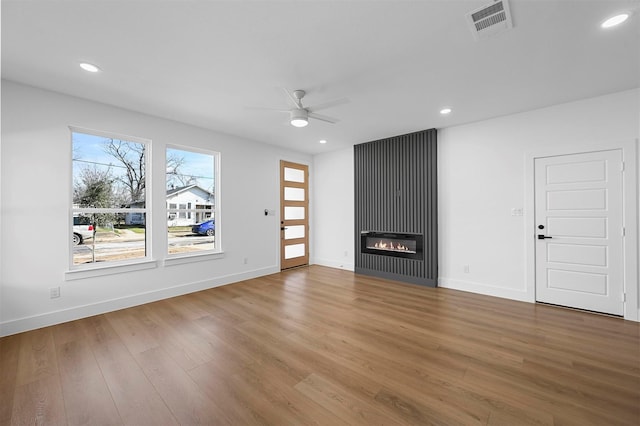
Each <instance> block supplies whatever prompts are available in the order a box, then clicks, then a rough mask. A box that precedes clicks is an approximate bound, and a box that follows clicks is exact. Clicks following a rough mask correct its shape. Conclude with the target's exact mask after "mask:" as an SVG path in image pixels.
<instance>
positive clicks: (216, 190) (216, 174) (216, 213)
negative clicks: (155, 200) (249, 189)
mask: <svg viewBox="0 0 640 426" xmlns="http://www.w3.org/2000/svg"><path fill="white" fill-rule="evenodd" d="M169 149H172V150H180V151H187V152H191V153H196V154H203V155H210V156H212V157H213V182H214V185H213V194H214V200H215V202H214V205H213V208H211V209H198V208H197V207H196V206H195V205H194V206H192V208H185V209H182V208H180V206H181V205H182V204H181V203H175V204H177V207H178V208H174V209H170V203H168V202H167V201H166V182H167V151H168V150H169ZM221 162H222V161H221V154H220V152H219V151H214V150H211V149H204V148H198V147H194V146H188V145H180V144H167V145H166V146H165V148H164V170H165V172H164V182H165V185H164V186H165V202H164V206H165V211H164V218H165V220H164V226H163V227H164V231H165V235H168V234H169V224H168V218H169V215H170V214H175V215H176V218H179V217H180V215H181V214H184V215H185V216H186V217H191V213H193V214H195V217H196V218H197V217H198V216H197V215H198V213H199V212H202V213H209V214H210V215H213V218H214V220H215V239H214V248H213V249H212V250H205V251H196V252H187V253H169V241H168V239H167V244H166V247H165V256H166V257H165V260H164V264H165V265H172V264H183V263H191V262H198V261H204V260H210V259H218V258H221V257H223V256H224V252H223V249H222V226H221V224H222V220H221V210H222V209H221V203H220V199H221V198H220V192H221V181H220V176H221V173H220V164H221ZM189 204H191V203H189ZM210 217H211V216H209V218H210Z"/></svg>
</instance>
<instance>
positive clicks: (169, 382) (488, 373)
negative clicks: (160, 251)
mask: <svg viewBox="0 0 640 426" xmlns="http://www.w3.org/2000/svg"><path fill="white" fill-rule="evenodd" d="M639 334H640V326H639V324H637V323H633V322H629V321H624V320H621V319H617V318H610V317H606V316H601V315H595V314H589V313H584V312H578V311H573V310H568V309H562V308H556V307H551V306H545V305H535V304H529V303H522V302H515V301H510V300H503V299H497V298H492V297H487V296H480V295H474V294H470V293H464V292H459V291H454V290H447V289H431V288H425V287H420V286H414V285H408V284H401V283H397V282H392V281H387V280H382V279H376V278H371V277H365V276H359V275H355V274H353V273H351V272H347V271H342V270H337V269H331V268H325V267H320V266H312V267H309V268H302V269H296V270H291V271H287V272H283V273H280V274H275V275H271V276H267V277H262V278H258V279H253V280H249V281H244V282H241V283H236V284H232V285H228V286H224V287H218V288H214V289H211V290H207V291H202V292H198V293H194V294H190V295H186V296H181V297H176V298H173V299H169V300H164V301H160V302H156V303H151V304H147V305H143V306H139V307H135V308H130V309H125V310H121V311H117V312H112V313H108V314H105V315H98V316H95V317H91V318H86V319H82V320H78V321H73V322H69V323H65V324H60V325H57V326H53V327H47V328H43V329H40V330H35V331H31V332H27V333H21V334H17V335H14V336H8V337H5V338H3V339H0V357H1V358H0V424H12V425H31V424H43V425H65V424H70V425H80V424H84V425H110V424H128V425H170V424H181V425H195V424H222V425H382V424H385V425H429V424H434V425H581V426H585V425H639V424H640V337H639Z"/></svg>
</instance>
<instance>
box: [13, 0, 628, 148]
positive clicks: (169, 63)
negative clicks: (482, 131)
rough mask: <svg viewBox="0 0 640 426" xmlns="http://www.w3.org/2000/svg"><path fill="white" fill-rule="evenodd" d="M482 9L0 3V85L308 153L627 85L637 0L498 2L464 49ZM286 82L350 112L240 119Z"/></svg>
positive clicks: (465, 5)
mask: <svg viewBox="0 0 640 426" xmlns="http://www.w3.org/2000/svg"><path fill="white" fill-rule="evenodd" d="M490 2H491V0H469V1H454V0H439V1H435V0H433V1H428V0H423V1H398V0H394V1H357V0H352V1H302V0H297V1H252V2H248V1H142V0H139V1H134V0H129V1H116V0H112V1H105V0H92V1H86V0H64V1H56V0H39V1H30V0H20V1H7V0H2V77H3V78H6V79H9V80H13V81H17V82H21V83H25V84H28V85H33V86H38V87H42V88H45V89H50V90H54V91H58V92H62V93H67V94H70V95H74V96H79V97H82V98H87V99H91V100H94V101H98V102H103V103H106V104H111V105H115V106H119V107H123V108H127V109H131V110H135V111H140V112H144V113H147V114H151V115H156V116H160V117H165V118H169V119H173V120H177V121H181V122H185V123H189V124H193V125H196V126H201V127H205V128H209V129H213V130H216V131H220V132H224V133H229V134H234V135H239V136H242V137H245V138H249V139H253V140H257V141H261V142H266V143H270V144H275V145H281V146H285V147H288V148H292V149H296V150H299V151H303V152H308V153H319V152H325V151H329V150H335V149H338V148H342V147H346V146H350V145H353V144H356V143H362V142H367V141H371V140H375V139H380V138H384V137H389V136H394V135H398V134H404V133H409V132H413V131H418V130H423V129H428V128H433V127H435V128H443V127H448V126H452V125H458V124H462V123H469V122H473V121H478V120H483V119H487V118H490V117H496V116H500V115H505V114H511V113H515V112H520V111H526V110H531V109H535V108H539V107H544V106H548V105H553V104H557V103H562V102H568V101H572V100H577V99H583V98H587V97H592V96H598V95H601V94H605V93H611V92H616V91H620V90H626V89H630V88H635V87H640V2H639V1H637V0H634V1H630V0H622V1H617V0H601V1H597V0H594V1H591V0H576V1H571V0H557V1H551V0H510V3H509V4H510V6H511V14H512V17H513V23H514V28H513V29H511V30H509V31H508V32H505V33H502V34H500V35H497V36H495V37H493V38H490V39H486V40H481V41H475V40H474V38H473V36H472V33H471V30H470V29H469V27H468V24H467V23H466V20H465V14H466V13H468V12H470V11H472V10H474V9H476V8H478V7H480V6H483V5H485V4H487V3H490ZM623 10H626V11H633V12H635V14H633V15H632V16H631V18H630V19H629V20H628V21H627V22H626V23H624V24H623V25H621V26H619V27H616V28H612V29H609V30H603V29H601V28H600V27H599V24H600V23H601V22H602V21H603V20H604V19H605V18H607V17H609V16H611V15H613V14H615V13H616V12H618V11H623ZM81 61H88V62H92V63H94V64H96V65H98V66H99V67H100V68H101V69H102V71H101V72H100V73H98V74H89V73H87V72H85V71H82V70H81V69H80V68H79V67H78V63H79V62H81ZM283 87H286V88H289V89H304V90H306V91H307V92H308V94H307V97H306V98H305V99H304V101H305V103H306V104H307V105H312V104H316V103H323V102H325V101H330V100H333V99H336V98H341V97H348V98H349V99H350V103H348V104H345V105H340V106H336V107H334V108H331V109H327V110H324V111H322V113H323V114H325V115H330V116H333V117H336V118H339V119H340V122H339V123H337V124H333V125H332V124H327V123H324V122H319V121H311V122H310V124H309V125H308V126H307V127H305V128H302V129H298V128H294V127H292V126H290V125H289V124H288V123H287V118H288V117H287V115H286V114H284V113H279V112H274V111H266V110H252V109H248V108H247V107H252V106H257V107H273V108H287V107H289V104H288V103H287V99H286V97H285V95H284V93H283V91H282V88H283ZM443 106H451V107H452V108H453V110H454V111H453V113H452V114H450V115H449V116H446V117H445V116H441V115H440V114H439V110H440V109H441V108H442V107H443ZM103 130H111V131H117V129H103ZM320 139H326V140H327V141H328V143H327V144H325V145H321V144H319V143H318V141H319V140H320Z"/></svg>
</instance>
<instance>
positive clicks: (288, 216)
mask: <svg viewBox="0 0 640 426" xmlns="http://www.w3.org/2000/svg"><path fill="white" fill-rule="evenodd" d="M299 219H304V207H291V206H286V207H285V208H284V220H299Z"/></svg>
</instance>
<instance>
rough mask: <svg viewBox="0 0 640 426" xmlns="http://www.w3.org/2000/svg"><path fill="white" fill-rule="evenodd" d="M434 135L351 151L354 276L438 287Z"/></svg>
mask: <svg viewBox="0 0 640 426" xmlns="http://www.w3.org/2000/svg"><path fill="white" fill-rule="evenodd" d="M436 154H437V131H436V129H430V130H424V131H420V132H416V133H410V134H407V135H401V136H394V137H391V138H387V139H382V140H378V141H373V142H368V143H363V144H359V145H355V146H354V161H355V231H356V235H355V253H356V259H355V260H356V265H355V270H356V273H359V274H365V275H372V276H377V277H381V278H389V279H393V280H398V281H404V282H408V283H412V284H421V285H426V286H430V287H436V285H437V278H438V222H437V218H438V216H437V205H438V194H437V169H436V165H437V163H436Z"/></svg>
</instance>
